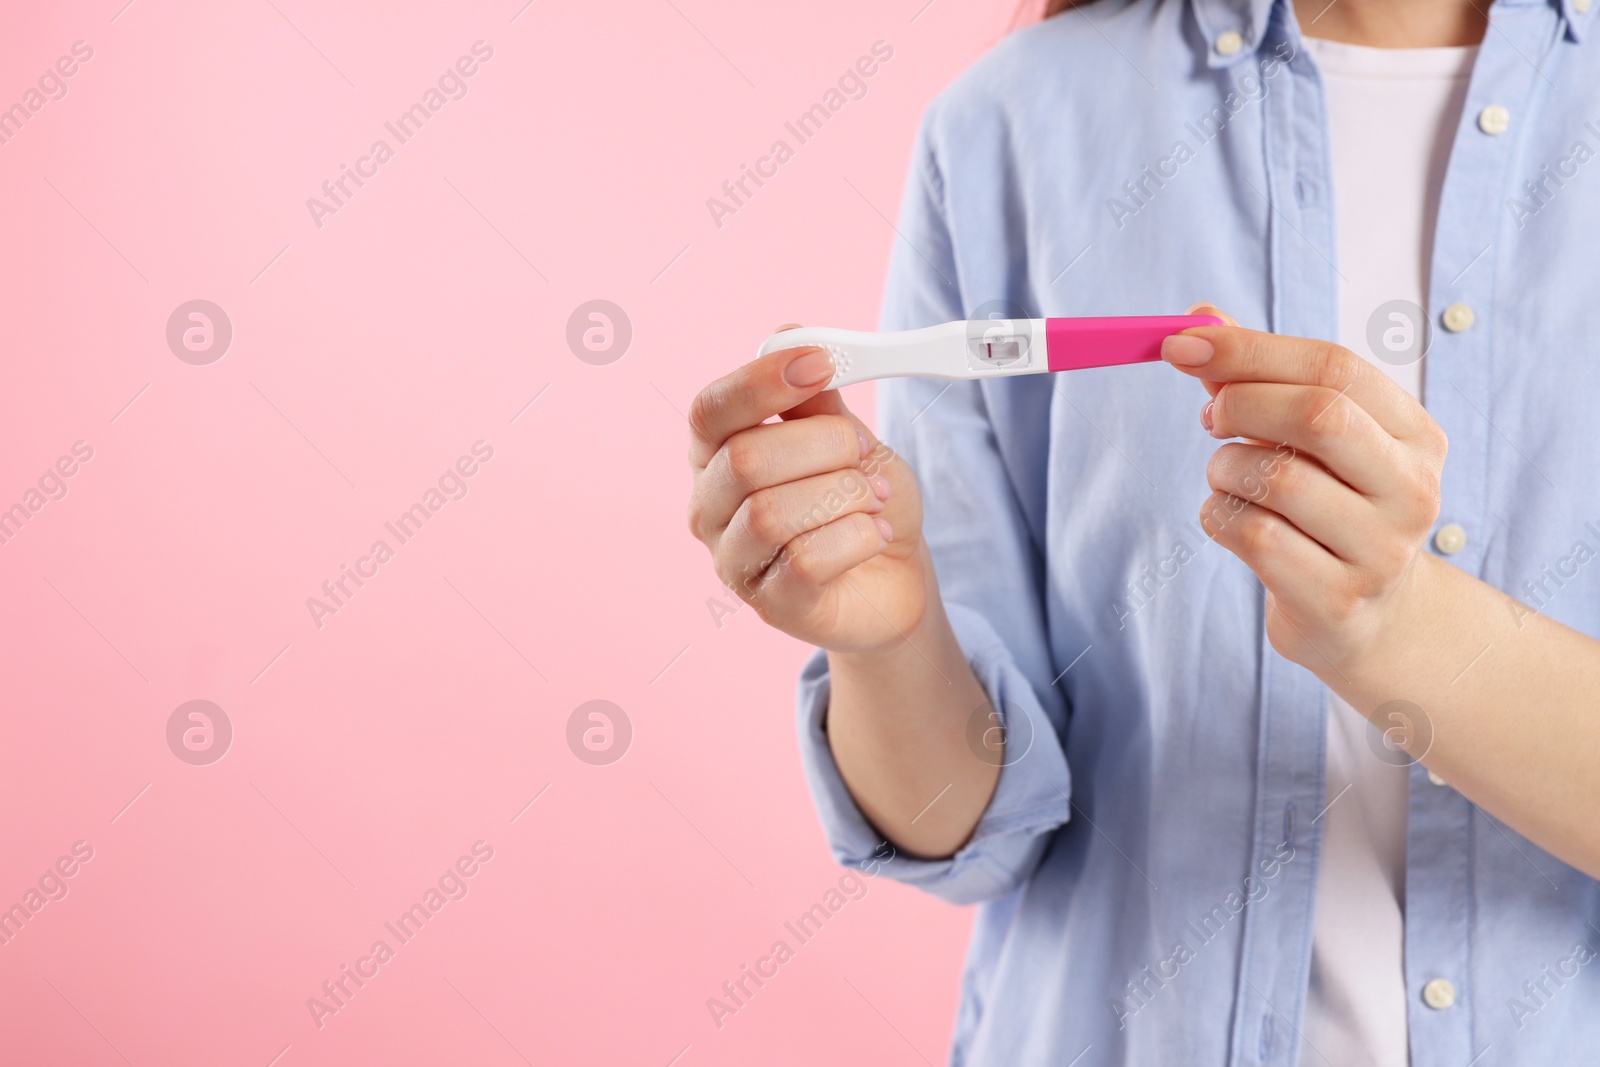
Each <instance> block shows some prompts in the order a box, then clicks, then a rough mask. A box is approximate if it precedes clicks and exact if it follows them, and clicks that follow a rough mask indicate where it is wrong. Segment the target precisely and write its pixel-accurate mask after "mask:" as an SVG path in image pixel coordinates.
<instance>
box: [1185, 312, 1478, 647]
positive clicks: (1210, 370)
mask: <svg viewBox="0 0 1600 1067" xmlns="http://www.w3.org/2000/svg"><path fill="white" fill-rule="evenodd" d="M1199 310H1201V311H1205V310H1211V311H1214V310H1215V309H1209V308H1207V307H1205V306H1202V308H1201V309H1199ZM1219 314H1220V313H1219ZM1228 321H1229V322H1231V321H1232V320H1231V319H1230V320H1228ZM1161 355H1162V358H1163V359H1165V360H1166V361H1167V362H1169V363H1171V364H1172V365H1173V366H1175V367H1177V368H1178V369H1179V370H1181V371H1183V372H1184V373H1185V374H1189V375H1192V376H1193V377H1196V378H1199V379H1200V380H1201V381H1202V382H1203V383H1204V385H1205V387H1206V390H1207V392H1209V393H1210V394H1211V400H1210V402H1209V403H1207V404H1206V405H1205V407H1204V408H1203V409H1202V411H1201V413H1200V421H1201V424H1202V425H1203V426H1205V428H1206V429H1207V430H1209V431H1210V432H1211V435H1212V436H1213V437H1216V438H1218V439H1221V440H1227V439H1229V438H1238V439H1240V440H1237V441H1231V442H1230V443H1228V444H1225V445H1223V446H1222V447H1221V448H1219V449H1217V451H1216V454H1215V455H1213V456H1212V457H1211V462H1210V464H1209V465H1208V466H1207V468H1206V475H1207V481H1208V482H1209V483H1210V485H1211V488H1212V489H1213V490H1214V492H1213V493H1212V494H1211V496H1210V497H1209V498H1208V499H1207V500H1206V502H1205V505H1204V506H1203V507H1202V508H1201V511H1200V521H1201V525H1202V526H1203V527H1204V528H1205V531H1206V533H1207V534H1208V535H1209V536H1210V537H1211V538H1212V539H1214V540H1215V541H1216V542H1217V543H1218V544H1221V545H1222V546H1223V547H1225V548H1227V549H1228V550H1229V551H1230V552H1232V553H1233V554H1234V555H1236V556H1238V557H1239V558H1240V559H1241V560H1243V561H1244V563H1245V564H1246V565H1247V566H1249V568H1250V569H1251V570H1252V571H1254V572H1255V573H1256V576H1257V577H1259V578H1260V579H1261V582H1262V584H1263V585H1265V586H1266V588H1267V599H1268V618H1267V634H1268V637H1269V638H1270V640H1271V641H1272V646H1273V647H1274V648H1275V649H1277V650H1278V651H1279V652H1280V653H1282V654H1283V655H1284V656H1286V657H1288V658H1289V659H1292V660H1294V661H1295V662H1297V663H1300V664H1301V665H1303V666H1305V667H1307V668H1308V669H1310V670H1311V671H1313V672H1314V673H1318V674H1323V673H1325V672H1327V671H1328V669H1329V668H1332V670H1333V671H1335V672H1339V671H1340V668H1341V666H1344V665H1347V664H1353V663H1356V662H1359V661H1360V660H1361V658H1362V657H1364V656H1366V655H1367V654H1368V653H1370V652H1371V651H1373V650H1374V649H1376V648H1378V647H1380V646H1381V644H1382V643H1383V642H1384V641H1385V640H1386V639H1387V638H1388V637H1391V636H1393V637H1400V636H1402V635H1403V634H1404V633H1405V622H1404V620H1405V618H1406V615H1407V613H1406V611H1405V610H1404V603H1405V600H1406V597H1407V593H1408V592H1409V591H1410V590H1411V589H1412V588H1413V587H1414V586H1415V585H1416V584H1417V583H1418V581H1419V580H1420V579H1419V576H1420V575H1421V574H1422V572H1424V571H1426V570H1428V569H1429V567H1430V566H1431V564H1432V562H1433V561H1432V557H1430V556H1428V555H1427V553H1425V552H1423V551H1422V546H1423V543H1424V542H1425V540H1426V538H1427V536H1428V532H1429V530H1431V529H1432V527H1433V523H1434V520H1435V519H1436V518H1437V517H1438V514H1439V475H1440V470H1441V468H1442V467H1443V465H1444V457H1445V447H1446V442H1445V435H1444V431H1443V430H1441V429H1440V428H1439V425H1438V423H1436V422H1434V421H1433V419H1432V417H1430V416H1429V415H1428V413H1427V411H1426V410H1424V409H1423V407H1422V405H1421V404H1419V403H1418V402H1417V401H1416V400H1415V399H1413V398H1412V397H1411V396H1410V395H1408V394H1407V393H1406V392H1405V390H1403V389H1401V388H1400V387H1399V386H1398V385H1396V384H1395V383H1394V382H1393V381H1391V380H1390V379H1389V377H1388V376H1387V375H1386V374H1384V373H1383V371H1382V370H1380V369H1378V368H1377V367H1375V366H1373V365H1372V364H1370V363H1368V362H1366V361H1365V360H1363V359H1362V358H1361V357H1359V356H1357V355H1356V354H1355V353H1353V352H1350V351H1349V350H1347V349H1344V348H1340V347H1339V346H1338V345H1335V344H1331V343H1329V342H1326V341H1312V340H1306V339H1303V338H1298V337H1279V336H1276V335H1274V334H1268V333H1257V332H1256V331H1254V330H1245V329H1241V328H1239V327H1237V326H1232V325H1230V326H1205V327H1197V328H1194V329H1190V330H1186V331H1184V332H1183V333H1182V334H1179V335H1177V336H1174V337H1169V338H1167V339H1166V341H1165V342H1164V343H1163V345H1162V348H1161Z"/></svg>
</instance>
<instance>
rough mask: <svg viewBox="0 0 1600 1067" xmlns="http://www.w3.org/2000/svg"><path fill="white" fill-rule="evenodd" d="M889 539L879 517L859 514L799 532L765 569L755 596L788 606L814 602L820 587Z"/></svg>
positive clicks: (887, 530)
mask: <svg viewBox="0 0 1600 1067" xmlns="http://www.w3.org/2000/svg"><path fill="white" fill-rule="evenodd" d="M892 537H893V530H892V529H890V527H889V524H888V523H887V522H885V521H884V520H883V519H882V517H880V516H876V515H865V514H861V513H857V514H854V515H846V516H844V517H843V518H839V519H835V520H834V521H832V522H830V523H828V524H827V525H825V526H819V527H817V528H816V529H815V530H811V531H809V532H807V533H803V534H801V535H800V536H798V537H796V538H795V539H794V540H792V541H790V542H789V543H788V544H786V545H784V547H783V550H782V551H781V552H779V554H778V557H777V559H775V560H774V561H773V563H772V565H771V566H769V567H768V568H767V571H766V574H765V576H764V578H763V579H762V581H761V584H760V585H759V586H758V587H757V588H756V597H757V598H758V599H760V598H770V599H775V600H780V601H782V602H784V603H785V604H789V605H801V604H808V603H815V602H816V599H817V598H818V597H819V596H821V594H822V587H823V586H825V585H827V584H828V583H829V582H831V581H833V580H834V579H836V578H838V577H839V576H840V575H842V574H844V573H846V572H847V571H849V570H851V569H852V568H854V567H859V566H860V565H861V564H863V563H865V562H866V561H867V560H869V559H871V558H873V557H874V556H876V555H877V554H878V553H880V552H882V551H883V550H884V549H885V548H887V547H889V541H890V538H892Z"/></svg>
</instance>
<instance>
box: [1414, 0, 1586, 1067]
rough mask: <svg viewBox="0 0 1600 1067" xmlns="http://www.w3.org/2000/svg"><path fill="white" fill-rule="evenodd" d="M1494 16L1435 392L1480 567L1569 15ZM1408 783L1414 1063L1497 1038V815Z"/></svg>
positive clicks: (1440, 260) (1461, 516) (1443, 312)
mask: <svg viewBox="0 0 1600 1067" xmlns="http://www.w3.org/2000/svg"><path fill="white" fill-rule="evenodd" d="M1489 17H1490V23H1489V29H1488V31H1487V32H1486V33H1485V35H1484V39H1483V43H1482V45H1481V46H1480V48H1479V51H1478V56H1477V60H1476V62H1475V64H1474V66H1473V71H1472V79H1471V82H1470V83H1469V85H1468V89H1467V97H1466V102H1465V104H1464V106H1463V108H1462V116H1461V123H1460V125H1459V126H1458V127H1457V131H1456V137H1455V140H1454V143H1453V145H1452V147H1451V150H1450V163H1449V169H1448V171H1447V173H1446V177H1445V182H1444V186H1443V189H1442V191H1441V195H1440V201H1439V207H1438V216H1437V222H1436V226H1435V234H1434V247H1433V255H1432V267H1431V277H1430V279H1429V285H1428V313H1429V318H1430V327H1431V329H1432V339H1431V342H1430V345H1429V348H1428V356H1427V363H1426V365H1425V366H1426V370H1425V376H1424V393H1423V397H1424V402H1425V405H1426V406H1427V408H1428V411H1429V413H1430V414H1431V415H1432V416H1433V417H1434V419H1435V420H1436V421H1437V422H1438V423H1439V425H1440V426H1441V427H1442V428H1443V429H1444V431H1445V433H1446V435H1447V436H1448V438H1449V440H1450V456H1449V459H1448V460H1447V461H1446V463H1445V467H1444V475H1443V479H1442V484H1441V498H1442V499H1441V505H1440V515H1439V519H1438V523H1437V525H1436V527H1435V531H1434V534H1433V535H1432V537H1431V538H1430V540H1429V542H1428V545H1427V550H1428V551H1430V552H1433V553H1435V554H1437V555H1440V556H1443V557H1446V558H1448V559H1449V560H1450V562H1451V563H1452V564H1453V565H1455V566H1457V567H1460V568H1461V569H1462V570H1464V571H1466V572H1467V573H1469V574H1473V575H1476V576H1479V577H1482V575H1483V566H1484V558H1485V552H1484V550H1485V548H1486V546H1487V543H1488V541H1489V530H1488V526H1487V523H1488V509H1489V476H1490V469H1489V460H1490V452H1491V449H1493V448H1494V447H1495V436H1496V431H1495V429H1494V425H1493V420H1494V414H1493V411H1494V406H1495V404H1494V397H1493V369H1494V361H1495V358H1496V351H1495V344H1494V336H1495V333H1496V324H1495V322H1494V314H1493V308H1494V297H1495V293H1494V283H1495V277H1496V272H1497V264H1498V263H1499V262H1501V260H1502V258H1508V257H1506V256H1505V253H1506V252H1507V248H1506V245H1507V244H1508V243H1509V242H1511V241H1514V240H1515V239H1516V231H1515V227H1514V226H1511V225H1509V224H1508V219H1509V216H1508V214H1507V211H1506V204H1505V196H1506V191H1507V190H1508V189H1509V188H1511V186H1512V182H1511V178H1512V174H1513V171H1514V170H1515V168H1516V166H1517V162H1518V145H1519V144H1526V143H1527V139H1526V138H1524V137H1521V136H1519V134H1520V132H1521V131H1522V130H1524V129H1527V128H1530V127H1531V125H1532V122H1533V115H1532V112H1533V111H1534V109H1535V108H1536V106H1537V103H1538V100H1539V98H1540V96H1541V93H1542V92H1548V91H1550V87H1549V84H1548V82H1547V81H1546V79H1547V78H1548V77H1549V75H1548V74H1547V73H1546V72H1544V71H1542V70H1541V69H1540V66H1541V65H1542V64H1544V63H1546V62H1547V61H1548V60H1549V58H1550V49H1551V47H1552V45H1553V44H1554V43H1555V41H1556V37H1557V34H1558V32H1559V29H1560V15H1559V14H1558V12H1557V11H1556V10H1555V9H1554V8H1553V7H1552V6H1551V5H1550V4H1548V3H1542V2H1528V0H1510V2H1507V0H1502V2H1500V3H1496V4H1495V5H1493V6H1492V7H1490V8H1489ZM1462 666H1463V667H1465V666H1466V664H1462ZM1395 696H1396V698H1401V699H1403V698H1404V697H1405V694H1403V693H1396V694H1395ZM1426 711H1427V709H1426V708H1424V709H1423V712H1424V714H1426ZM1424 721H1425V720H1424ZM1409 793H1410V805H1409V818H1408V822H1407V831H1406V838H1407V841H1406V901H1405V904H1406V907H1405V977H1406V996H1407V998H1408V1005H1407V1015H1408V1023H1409V1030H1410V1043H1411V1063H1412V1065H1413V1067H1435V1065H1441V1067H1442V1065H1445V1064H1466V1063H1475V1062H1478V1061H1479V1060H1480V1059H1481V1058H1482V1057H1483V1055H1484V1054H1485V1053H1486V1052H1487V1051H1488V1046H1489V1044H1490V1042H1489V1041H1488V1040H1486V1039H1485V1038H1483V1037H1481V1036H1478V1035H1476V1034H1475V1033H1474V1031H1475V1029H1476V1028H1475V1026H1474V1007H1473V1000H1472V992H1473V991H1472V988H1471V984H1470V979H1469V976H1470V974H1471V969H1472V951H1473V945H1472V936H1471V933H1472V921H1473V911H1474V908H1475V906H1476V902H1475V897H1474V880H1473V870H1474V866H1473V865H1474V855H1473V836H1474V835H1473V830H1474V826H1473V822H1474V820H1475V819H1480V818H1488V816H1486V815H1483V814H1482V813H1480V812H1477V811H1475V809H1474V807H1473V805H1472V804H1471V803H1470V802H1469V801H1468V800H1467V799H1466V798H1465V797H1463V796H1461V794H1459V793H1457V792H1456V791H1455V790H1453V789H1451V788H1450V787H1449V786H1448V784H1446V783H1445V782H1444V780H1443V779H1441V778H1439V777H1438V776H1437V775H1431V774H1429V773H1428V772H1427V771H1426V770H1425V769H1424V768H1423V767H1422V766H1421V765H1420V764H1418V765H1416V766H1414V767H1412V769H1411V778H1410V786H1409ZM1482 1007H1483V1008H1484V1010H1489V1006H1482Z"/></svg>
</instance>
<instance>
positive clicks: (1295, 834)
mask: <svg viewBox="0 0 1600 1067" xmlns="http://www.w3.org/2000/svg"><path fill="white" fill-rule="evenodd" d="M1271 25H1272V27H1273V31H1272V32H1269V33H1268V34H1267V35H1266V39H1265V40H1264V41H1263V44H1262V49H1263V51H1264V52H1265V51H1267V50H1270V49H1273V48H1276V47H1277V45H1278V43H1279V42H1280V41H1282V40H1285V39H1287V40H1288V41H1289V43H1290V47H1292V48H1293V58H1292V59H1291V60H1290V61H1289V63H1288V65H1287V67H1286V68H1285V69H1284V70H1283V71H1282V72H1280V73H1279V75H1278V76H1277V77H1276V78H1274V80H1273V82H1272V89H1271V91H1270V92H1269V93H1268V94H1267V95H1266V97H1265V98H1264V100H1263V103H1264V105H1265V106H1264V108H1263V110H1262V123H1263V126H1262V131H1261V133H1262V144H1261V155H1260V156H1259V157H1258V158H1259V159H1260V161H1261V163H1260V170H1259V171H1258V172H1257V173H1255V174H1242V175H1241V180H1248V181H1249V182H1250V183H1251V185H1252V186H1253V187H1254V189H1255V195H1256V198H1257V199H1258V200H1259V201H1260V208H1261V217H1262V219H1263V223H1264V227H1265V230H1264V233H1265V239H1266V240H1267V242H1268V249H1269V263H1270V268H1269V269H1270V279H1269V284H1270V285H1271V302H1270V308H1271V312H1270V314H1271V321H1270V323H1268V324H1267V325H1268V328H1269V329H1271V330H1272V331H1273V332H1275V333H1280V334H1289V335H1295V336H1302V337H1333V336H1335V332H1336V330H1337V328H1338V285H1337V281H1338V274H1337V271H1336V269H1335V266H1334V263H1335V258H1334V257H1335V247H1334V218H1333V210H1332V188H1331V163H1330V157H1329V148H1328V139H1327V123H1326V119H1325V116H1324V103H1323V97H1322V87H1321V84H1320V79H1319V76H1318V74H1317V72H1316V69H1315V66H1314V64H1313V63H1312V62H1311V60H1310V57H1309V56H1307V55H1305V54H1303V47H1302V45H1301V43H1300V41H1299V40H1298V39H1296V38H1295V37H1293V36H1290V31H1289V30H1288V29H1287V28H1285V25H1284V19H1283V17H1282V13H1281V11H1280V12H1279V13H1278V14H1277V15H1275V17H1274V18H1273V20H1272V23H1271ZM1245 165H1248V164H1245ZM1257 640H1258V642H1259V649H1260V656H1261V673H1260V690H1259V693H1260V696H1259V706H1258V717H1257V731H1258V733H1257V770H1256V807H1255V838H1254V842H1253V850H1252V851H1253V854H1254V859H1253V861H1252V865H1253V872H1254V871H1259V870H1260V868H1259V867H1258V866H1255V864H1258V863H1259V862H1260V860H1261V859H1262V858H1263V857H1265V856H1267V855H1269V854H1270V853H1272V852H1273V851H1274V849H1278V848H1280V847H1281V845H1282V844H1283V843H1287V844H1288V845H1289V846H1290V847H1292V848H1293V850H1294V852H1293V859H1292V860H1291V861H1289V862H1288V863H1285V864H1283V865H1282V867H1281V869H1280V870H1279V873H1278V874H1277V875H1276V876H1275V877H1274V878H1273V879H1272V883H1271V890H1270V892H1268V893H1267V894H1266V895H1265V896H1263V897H1262V898H1261V899H1260V900H1259V901H1257V902H1256V903H1254V904H1252V905H1251V906H1250V908H1249V910H1248V912H1247V917H1246V923H1245V930H1244V940H1243V945H1242V948H1241V957H1240V971H1239V988H1238V990H1237V991H1236V993H1235V1000H1234V1015H1233V1033H1232V1040H1231V1048H1232V1056H1231V1060H1230V1062H1231V1063H1233V1064H1235V1065H1237V1067H1255V1065H1265V1064H1288V1063H1291V1062H1293V1060H1294V1057H1295V1056H1296V1054H1297V1053H1298V1051H1299V1044H1300V1038H1299V1036H1298V1030H1299V1027H1300V1019H1301V1015H1302V1012H1303V1008H1304V1000H1305V992H1306V981H1307V976H1308V974H1309V971H1310V961H1311V930H1312V917H1313V914H1314V911H1313V909H1314V906H1315V898H1316V884H1317V863H1318V851H1319V848H1320V843H1321V842H1320V838H1321V823H1320V816H1321V814H1322V809H1323V806H1324V796H1323V794H1324V790H1325V784H1324V775H1325V768H1324V761H1325V746H1326V721H1327V720H1326V716H1327V699H1326V690H1325V688H1324V686H1323V685H1322V683H1321V682H1320V681H1319V680H1318V679H1317V678H1316V676H1315V675H1313V674H1311V673H1310V672H1309V671H1307V670H1306V669H1305V668H1303V667H1300V666H1298V665H1296V664H1294V663H1291V662H1289V661H1288V660H1285V659H1284V658H1282V657H1281V656H1279V655H1278V654H1277V653H1276V652H1274V651H1273V650H1272V647H1271V645H1270V644H1269V643H1268V640H1267V636H1266V618H1265V611H1264V610H1263V612H1262V618H1261V623H1260V629H1259V632H1258V634H1257Z"/></svg>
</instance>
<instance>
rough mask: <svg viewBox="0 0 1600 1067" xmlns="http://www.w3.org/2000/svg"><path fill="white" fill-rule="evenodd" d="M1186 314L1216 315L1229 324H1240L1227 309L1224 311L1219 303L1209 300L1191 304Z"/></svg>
mask: <svg viewBox="0 0 1600 1067" xmlns="http://www.w3.org/2000/svg"><path fill="white" fill-rule="evenodd" d="M1184 314H1185V315H1215V316H1216V317H1217V318H1219V319H1221V320H1222V321H1223V322H1226V323H1227V324H1228V325H1229V326H1237V325H1239V324H1238V323H1237V322H1235V321H1234V318H1233V316H1232V315H1230V314H1228V313H1227V312H1226V311H1223V310H1222V309H1221V308H1219V307H1217V305H1215V304H1213V303H1212V302H1211V301H1209V300H1202V301H1200V303H1198V304H1194V305H1191V306H1190V308H1189V310H1188V311H1185V312H1184Z"/></svg>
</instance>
